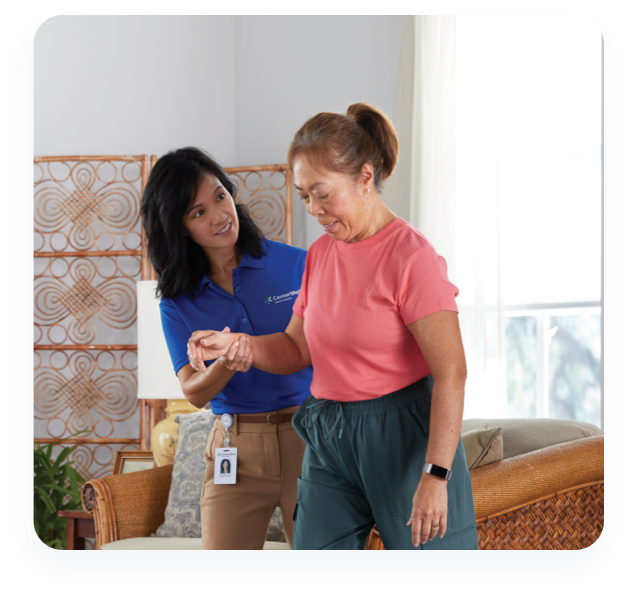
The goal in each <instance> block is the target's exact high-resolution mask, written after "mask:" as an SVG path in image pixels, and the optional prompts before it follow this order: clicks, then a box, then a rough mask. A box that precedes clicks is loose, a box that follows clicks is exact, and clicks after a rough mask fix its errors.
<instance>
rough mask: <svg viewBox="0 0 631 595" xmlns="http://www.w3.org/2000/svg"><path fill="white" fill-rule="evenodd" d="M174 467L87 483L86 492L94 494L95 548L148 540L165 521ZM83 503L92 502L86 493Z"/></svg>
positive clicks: (168, 466) (112, 476) (167, 466)
mask: <svg viewBox="0 0 631 595" xmlns="http://www.w3.org/2000/svg"><path fill="white" fill-rule="evenodd" d="M172 472H173V465H165V466H164V467H156V468H154V469H148V470H147V471H136V472H134V473H125V474H122V475H110V476H108V477H105V478H103V479H94V480H92V481H90V482H87V483H86V484H85V485H84V487H83V491H84V493H86V492H89V491H90V490H93V491H94V494H95V497H94V507H93V509H92V512H93V515H94V525H95V528H96V545H97V549H101V546H102V545H103V544H104V543H110V542H112V541H118V540H119V539H130V538H132V537H146V536H148V535H151V534H152V533H155V531H156V530H157V529H158V527H159V526H160V525H161V524H162V522H163V521H164V510H165V508H166V505H167V500H168V498H169V488H170V485H171V473H172ZM84 500H87V501H89V500H90V496H89V495H88V494H86V496H84Z"/></svg>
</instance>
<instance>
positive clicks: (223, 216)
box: [182, 172, 239, 254]
mask: <svg viewBox="0 0 631 595" xmlns="http://www.w3.org/2000/svg"><path fill="white" fill-rule="evenodd" d="M182 223H183V225H184V228H185V229H186V232H187V233H188V235H189V236H190V237H191V239H192V240H193V241H194V242H195V243H196V244H199V245H200V246H201V247H202V248H203V249H204V251H205V252H206V253H207V254H209V253H212V252H214V251H217V250H222V249H231V248H232V247H233V246H234V245H235V243H236V241H237V238H238V237H239V219H238V217H237V209H236V207H235V205H234V201H233V200H232V197H231V196H230V194H229V193H228V191H227V190H226V189H225V188H224V187H223V186H222V185H221V183H220V182H219V180H217V178H215V176H212V175H210V174H209V173H206V172H205V173H204V174H203V176H202V179H201V180H200V183H199V186H198V188H197V194H196V195H195V197H194V198H193V200H192V201H191V202H190V204H189V206H188V209H187V211H186V213H185V214H184V217H182Z"/></svg>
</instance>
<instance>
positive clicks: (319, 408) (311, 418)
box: [300, 399, 344, 440]
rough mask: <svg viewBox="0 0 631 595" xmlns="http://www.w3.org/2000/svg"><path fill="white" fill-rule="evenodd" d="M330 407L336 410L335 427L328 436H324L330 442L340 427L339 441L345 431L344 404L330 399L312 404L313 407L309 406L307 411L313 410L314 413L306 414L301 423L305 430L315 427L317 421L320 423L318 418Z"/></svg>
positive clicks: (319, 400) (332, 427)
mask: <svg viewBox="0 0 631 595" xmlns="http://www.w3.org/2000/svg"><path fill="white" fill-rule="evenodd" d="M328 407H335V408H336V415H335V421H334V422H333V425H332V426H331V428H330V429H329V431H328V432H327V434H326V436H324V438H325V440H328V439H329V438H330V437H331V436H333V432H335V428H337V426H338V425H339V426H340V433H339V434H338V436H337V438H338V440H339V439H340V438H341V437H342V432H343V431H344V410H343V409H342V403H340V401H331V400H329V399H318V400H317V402H316V403H312V404H311V405H307V407H306V408H307V409H312V411H308V412H307V413H305V415H304V417H303V418H302V420H301V421H300V424H301V425H302V427H303V428H305V429H307V428H310V427H311V426H313V425H314V424H315V423H316V421H318V417H319V416H320V415H321V414H322V412H323V411H324V410H325V409H327V408H328Z"/></svg>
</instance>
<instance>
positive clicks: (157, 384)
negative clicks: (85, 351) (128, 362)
mask: <svg viewBox="0 0 631 595" xmlns="http://www.w3.org/2000/svg"><path fill="white" fill-rule="evenodd" d="M156 286H157V281H138V283H137V284H136V293H137V304H138V325H137V328H138V398H139V399H166V400H167V401H168V405H167V407H166V409H165V411H166V414H167V417H166V418H165V419H163V420H162V421H161V422H160V423H158V424H156V426H155V428H154V429H153V431H152V432H151V450H152V452H153V457H154V459H155V460H156V464H157V465H158V466H159V467H161V466H162V465H168V464H170V463H173V460H174V458H175V450H176V447H177V440H178V429H179V426H178V424H177V423H176V421H175V415H176V414H178V413H193V412H195V411H201V409H198V408H197V407H194V406H193V405H191V404H190V403H189V402H188V401H187V400H186V399H185V398H184V395H183V394H182V389H181V388H180V382H179V380H178V379H177V376H176V375H175V373H174V371H173V365H172V364H171V357H170V356H169V350H168V348H167V344H166V340H165V338H164V333H163V332H162V322H161V321H160V306H159V303H160V299H159V298H156Z"/></svg>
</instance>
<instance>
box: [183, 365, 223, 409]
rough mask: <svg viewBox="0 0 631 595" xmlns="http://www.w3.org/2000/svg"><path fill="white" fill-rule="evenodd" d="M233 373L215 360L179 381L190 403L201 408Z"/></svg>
mask: <svg viewBox="0 0 631 595" xmlns="http://www.w3.org/2000/svg"><path fill="white" fill-rule="evenodd" d="M191 370H192V368H191ZM234 373H235V371H234V370H228V369H227V368H226V367H225V366H224V365H222V364H221V363H219V362H218V361H215V362H214V363H213V364H212V365H211V366H209V367H208V368H206V369H205V370H203V371H202V372H195V371H193V372H192V373H191V374H190V375H189V376H188V378H186V380H185V381H184V382H181V383H180V385H181V387H182V392H183V393H184V396H185V397H186V400H187V401H188V402H189V403H190V404H191V405H193V406H195V407H198V408H200V409H201V408H202V407H204V406H205V405H206V403H208V402H209V401H211V400H212V399H214V398H215V397H216V396H217V395H218V394H219V393H220V392H221V391H222V390H223V389H224V387H225V386H226V384H228V382H229V381H230V379H231V378H232V377H233V376H234ZM178 375H179V374H178Z"/></svg>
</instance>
